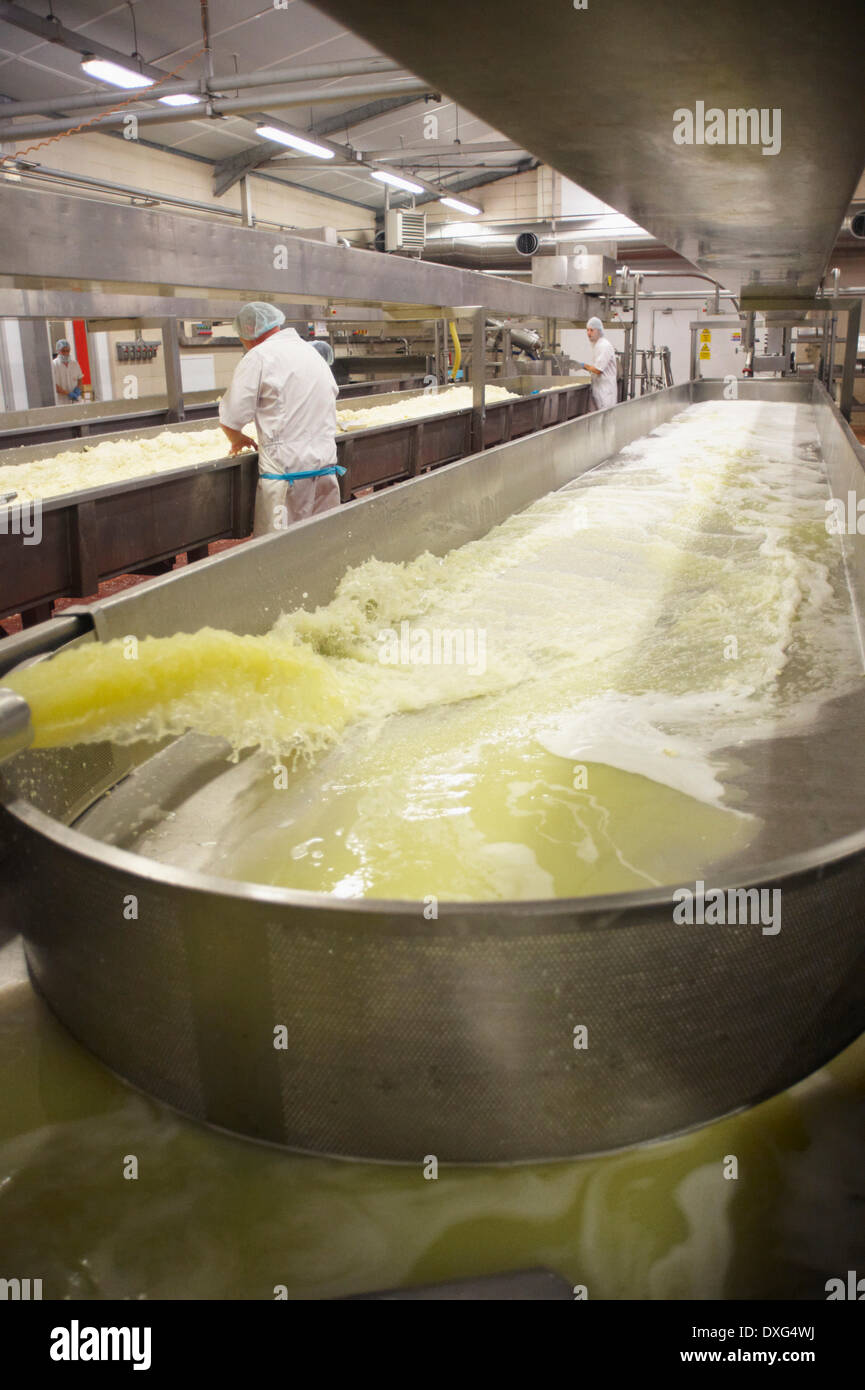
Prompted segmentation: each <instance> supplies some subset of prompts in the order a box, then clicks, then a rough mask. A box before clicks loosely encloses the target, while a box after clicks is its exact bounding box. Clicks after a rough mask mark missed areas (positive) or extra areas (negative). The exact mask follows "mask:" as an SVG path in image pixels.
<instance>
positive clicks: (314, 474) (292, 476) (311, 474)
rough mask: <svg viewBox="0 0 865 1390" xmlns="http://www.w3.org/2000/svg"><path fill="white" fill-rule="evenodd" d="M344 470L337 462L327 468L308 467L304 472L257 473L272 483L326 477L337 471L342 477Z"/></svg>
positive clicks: (295, 481)
mask: <svg viewBox="0 0 865 1390" xmlns="http://www.w3.org/2000/svg"><path fill="white" fill-rule="evenodd" d="M344 472H345V469H344V468H341V467H340V465H339V464H338V463H332V464H331V465H330V467H329V468H310V469H309V470H308V472H306V473H259V475H258V476H259V478H266V479H267V480H268V482H274V483H288V484H289V485H291V483H297V482H299V481H300V480H301V479H302V478H326V477H328V476H329V475H330V474H332V473H338V474H339V476H340V477H342V475H343V473H344Z"/></svg>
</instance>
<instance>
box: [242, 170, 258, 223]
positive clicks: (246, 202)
mask: <svg viewBox="0 0 865 1390" xmlns="http://www.w3.org/2000/svg"><path fill="white" fill-rule="evenodd" d="M240 216H241V218H242V220H243V225H244V227H254V226H255V216H254V214H253V211H252V180H251V179H250V178H248V177H247V176H246V175H244V177H243V178H242V179H241V180H240Z"/></svg>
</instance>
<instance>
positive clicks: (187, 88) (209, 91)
mask: <svg viewBox="0 0 865 1390" xmlns="http://www.w3.org/2000/svg"><path fill="white" fill-rule="evenodd" d="M129 62H130V63H132V62H133V59H131V58H130V59H129ZM403 71H404V69H403V68H401V67H400V65H399V64H398V63H394V62H392V61H391V60H390V59H389V58H355V59H352V60H351V61H350V62H349V61H346V62H344V63H313V64H310V65H309V66H307V67H304V68H275V69H274V70H273V71H272V72H269V73H261V72H244V73H236V72H232V73H227V74H226V75H225V76H224V77H188V78H187V79H186V80H185V81H184V80H183V79H182V78H179V77H178V78H174V79H173V80H172V81H171V82H160V84H159V88H158V91H157V92H153V93H152V95H149V93H150V91H151V89H150V88H147V87H144V88H141V89H140V97H141V100H142V101H156V100H158V98H159V97H169V96H181V95H183V94H185V93H187V92H188V93H189V94H190V95H192V94H193V93H195V92H200V93H201V94H202V97H204V96H218V95H219V94H220V93H221V92H242V91H245V90H246V89H248V88H250V87H255V88H261V89H262V90H263V89H264V88H266V87H283V86H287V85H290V84H292V83H294V82H328V81H331V80H335V79H338V78H341V77H363V76H374V75H378V74H381V73H385V72H403ZM129 95H131V93H130V94H129ZM115 96H116V92H114V91H112V90H109V89H107V88H104V89H103V90H102V91H97V92H84V93H82V94H81V95H80V96H72V97H53V96H52V97H44V98H43V99H41V100H38V101H10V102H4V103H3V106H2V111H3V116H4V119H6V118H11V117H15V116H38V115H40V114H41V113H42V112H43V111H87V110H90V109H91V108H92V109H93V110H94V111H99V110H101V109H102V107H104V106H105V105H106V103H108V105H110V104H111V99H112V98H114V97H115ZM182 109H183V108H182V107H175V110H182Z"/></svg>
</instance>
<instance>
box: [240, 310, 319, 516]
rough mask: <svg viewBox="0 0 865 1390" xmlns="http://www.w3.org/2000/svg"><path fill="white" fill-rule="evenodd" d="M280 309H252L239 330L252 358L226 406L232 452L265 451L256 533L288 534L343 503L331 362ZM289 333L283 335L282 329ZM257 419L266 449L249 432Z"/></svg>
mask: <svg viewBox="0 0 865 1390" xmlns="http://www.w3.org/2000/svg"><path fill="white" fill-rule="evenodd" d="M284 323H285V314H283V312H282V310H281V309H277V308H276V307H275V306H274V305H273V304H265V303H262V302H259V301H254V302H253V303H251V304H244V306H243V308H242V309H241V311H240V313H239V314H238V315H237V318H236V319H235V320H234V331H235V333H236V334H237V336H238V338H239V339H240V341H241V342H242V343H243V347H244V351H245V355H244V357H243V358H242V360H241V361H240V362H239V363H238V365H237V367H236V368H235V372H234V376H233V377H232V379H231V385H230V386H229V388H228V390H227V391H226V393H225V395H224V396H223V398H222V400H221V401H220V403H219V422H220V424H221V425H222V428H223V430H224V431H225V434H226V435H227V436H228V439H229V441H230V443H231V453H232V454H239V453H240V451H241V449H245V448H252V449H255V448H257V449H258V477H259V482H258V489H257V491H256V495H255V523H254V528H253V534H254V535H256V536H263V535H266V534H267V533H268V532H269V531H284V530H285V528H286V527H287V526H291V525H292V524H293V523H294V522H295V521H303V520H304V518H305V517H310V516H315V515H317V514H318V513H319V512H326V511H329V510H330V508H331V507H337V506H339V481H338V476H337V475H338V474H340V473H343V472H344V471H345V470H344V469H342V468H339V467H338V466H337V462H336V430H337V423H336V398H337V395H338V394H339V387H338V386H337V384H336V382H335V381H334V379H333V373H332V372H331V370H330V368H329V367H328V366H327V363H326V362H325V361H324V359H323V358H322V357H320V356H319V354H318V353H317V352H316V350H315V348H314V347H313V346H312V345H311V344H310V343H305V342H304V341H303V339H302V338H301V337H300V336H299V334H297V333H296V332H295V330H294V329H293V328H285V329H283V328H282V325H283V324H284ZM280 330H282V331H280ZM250 420H252V421H254V422H255V429H256V433H257V435H258V444H257V445H256V442H255V440H254V439H250V438H249V436H248V435H245V434H244V433H243V429H244V426H246V425H248V424H249V422H250Z"/></svg>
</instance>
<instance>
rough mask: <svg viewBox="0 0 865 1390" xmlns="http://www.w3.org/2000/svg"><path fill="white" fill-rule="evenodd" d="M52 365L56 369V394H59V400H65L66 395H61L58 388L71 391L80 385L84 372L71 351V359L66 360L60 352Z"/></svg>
mask: <svg viewBox="0 0 865 1390" xmlns="http://www.w3.org/2000/svg"><path fill="white" fill-rule="evenodd" d="M51 366H52V368H53V370H54V390H55V394H56V395H57V399H58V400H60V401H65V400H66V397H65V396H61V395H60V393H59V391H58V389H57V388H58V387H59V388H60V390H62V391H71V390H72V388H73V387H74V386H77V385H78V383H79V381H80V380H81V378H82V377H83V375H84V373H83V372H82V370H81V368H80V367H79V365H78V363H77V362H76V361H75V358H74V357H73V356H72V354H71V353H70V354H69V360H68V361H66V362H64V360H63V358H62V357H61V356H60V353H59V352H58V354H57V356H56V357H55V358H54V360H53V361H52V363H51Z"/></svg>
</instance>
